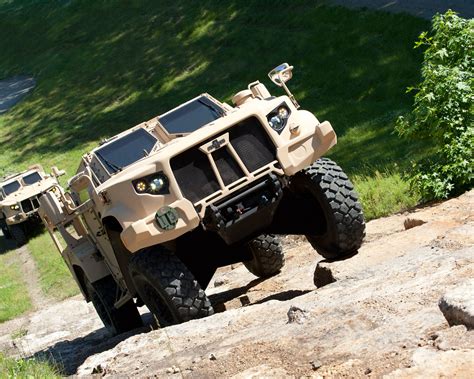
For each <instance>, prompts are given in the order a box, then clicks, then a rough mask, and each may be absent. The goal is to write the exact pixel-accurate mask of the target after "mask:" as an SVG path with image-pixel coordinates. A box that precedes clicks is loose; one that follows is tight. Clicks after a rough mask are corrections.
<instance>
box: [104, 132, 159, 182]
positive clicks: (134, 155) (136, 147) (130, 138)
mask: <svg viewBox="0 0 474 379" xmlns="http://www.w3.org/2000/svg"><path fill="white" fill-rule="evenodd" d="M156 142H157V140H156V138H155V137H154V136H152V135H151V134H150V133H148V132H147V131H146V130H145V129H142V128H140V129H137V130H134V131H133V132H131V133H129V134H126V135H125V136H123V137H120V138H118V139H115V140H113V141H112V142H110V143H107V144H106V145H104V146H102V147H100V148H98V149H97V150H96V151H95V155H96V156H97V158H99V159H100V161H101V162H102V164H103V165H104V167H105V168H106V169H107V171H109V172H110V173H111V174H113V173H115V172H117V171H121V170H122V169H123V168H124V167H126V166H129V165H131V164H132V163H134V162H136V161H138V160H140V159H142V158H143V157H145V156H147V155H148V154H149V153H150V152H151V150H152V149H153V146H155V144H156Z"/></svg>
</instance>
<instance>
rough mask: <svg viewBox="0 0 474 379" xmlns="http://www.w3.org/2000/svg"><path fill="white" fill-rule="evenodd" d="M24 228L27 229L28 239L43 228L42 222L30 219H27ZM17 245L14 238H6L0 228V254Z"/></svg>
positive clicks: (15, 247)
mask: <svg viewBox="0 0 474 379" xmlns="http://www.w3.org/2000/svg"><path fill="white" fill-rule="evenodd" d="M25 228H26V230H27V238H28V239H31V238H35V237H37V236H39V235H40V234H41V233H43V231H44V230H45V229H44V227H43V224H42V223H40V222H32V221H28V222H27V225H25ZM18 247H19V246H18V245H17V244H16V242H15V240H14V239H11V238H6V237H5V236H4V235H3V232H2V231H1V230H0V255H1V254H5V253H7V252H9V251H12V250H15V249H17V248H18Z"/></svg>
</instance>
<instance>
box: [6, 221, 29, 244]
mask: <svg viewBox="0 0 474 379" xmlns="http://www.w3.org/2000/svg"><path fill="white" fill-rule="evenodd" d="M8 230H9V231H10V235H11V236H12V238H13V239H14V240H15V241H16V244H17V246H18V247H20V246H23V245H24V244H25V243H26V242H27V239H26V233H25V229H24V228H23V226H22V225H21V224H13V225H8Z"/></svg>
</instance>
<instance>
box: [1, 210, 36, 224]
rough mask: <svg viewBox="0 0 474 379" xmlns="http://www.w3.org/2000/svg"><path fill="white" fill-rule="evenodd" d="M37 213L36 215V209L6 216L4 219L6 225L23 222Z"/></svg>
mask: <svg viewBox="0 0 474 379" xmlns="http://www.w3.org/2000/svg"><path fill="white" fill-rule="evenodd" d="M37 215H38V211H37V210H33V211H31V212H28V213H24V212H21V213H17V214H16V215H14V216H10V217H7V218H6V219H5V220H6V223H7V225H14V224H20V223H22V222H25V221H26V220H28V219H30V218H33V217H36V216H37Z"/></svg>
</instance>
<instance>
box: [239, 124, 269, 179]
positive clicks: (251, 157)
mask: <svg viewBox="0 0 474 379" xmlns="http://www.w3.org/2000/svg"><path fill="white" fill-rule="evenodd" d="M230 143H231V144H232V146H233V147H234V149H235V151H236V152H237V154H238V155H239V157H240V159H242V161H243V162H244V164H245V166H246V167H247V170H249V171H250V172H253V171H255V170H258V169H259V168H260V167H263V166H265V165H267V164H269V163H270V162H273V161H274V160H275V159H276V152H275V146H274V145H273V143H272V141H271V140H270V137H269V136H268V134H267V133H266V132H265V130H264V129H263V128H262V125H260V122H259V121H258V120H257V119H256V118H255V117H251V118H248V119H247V120H244V121H242V122H240V123H239V124H237V125H235V126H234V127H233V128H232V129H231V130H230Z"/></svg>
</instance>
